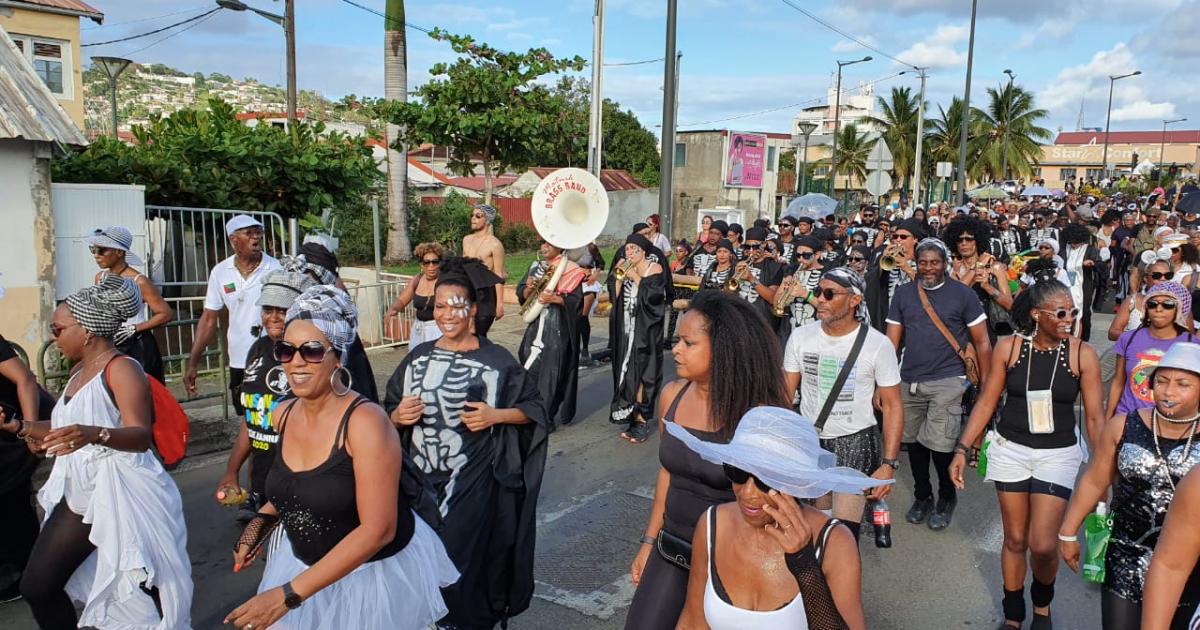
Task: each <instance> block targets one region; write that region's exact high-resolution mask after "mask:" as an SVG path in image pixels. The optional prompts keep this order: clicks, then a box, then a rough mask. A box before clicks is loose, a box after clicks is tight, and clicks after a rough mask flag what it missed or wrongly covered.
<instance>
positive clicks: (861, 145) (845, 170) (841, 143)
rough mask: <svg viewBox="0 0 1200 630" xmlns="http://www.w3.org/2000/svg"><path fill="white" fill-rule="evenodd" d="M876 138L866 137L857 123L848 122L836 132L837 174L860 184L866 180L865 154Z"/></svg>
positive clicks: (868, 153)
mask: <svg viewBox="0 0 1200 630" xmlns="http://www.w3.org/2000/svg"><path fill="white" fill-rule="evenodd" d="M878 141H879V139H878V138H868V137H867V135H866V134H860V133H859V132H858V125H856V124H854V123H849V124H847V125H846V126H845V127H842V128H841V130H840V131H839V132H838V145H837V174H838V175H844V176H846V177H847V178H848V181H849V182H850V183H851V184H852V185H853V184H858V185H859V186H861V185H862V184H863V183H864V182H866V181H867V156H869V155H870V154H871V149H873V148H875V143H876V142H878Z"/></svg>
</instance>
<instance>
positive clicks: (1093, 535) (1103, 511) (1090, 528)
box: [1080, 501, 1112, 584]
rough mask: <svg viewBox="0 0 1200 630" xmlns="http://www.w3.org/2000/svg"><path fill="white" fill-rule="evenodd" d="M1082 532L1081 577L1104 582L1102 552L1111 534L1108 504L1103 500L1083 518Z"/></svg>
mask: <svg viewBox="0 0 1200 630" xmlns="http://www.w3.org/2000/svg"><path fill="white" fill-rule="evenodd" d="M1083 533H1084V536H1085V537H1086V539H1087V540H1086V541H1085V542H1086V543H1087V545H1086V546H1085V547H1084V549H1083V554H1084V555H1083V563H1082V564H1083V566H1082V567H1081V571H1080V572H1081V573H1082V574H1083V579H1084V580H1086V581H1088V582H1094V583H1097V584H1102V583H1104V554H1105V552H1106V551H1108V539H1109V537H1110V536H1112V517H1110V516H1109V515H1108V505H1107V504H1105V503H1104V502H1103V501H1101V502H1099V503H1097V504H1096V511H1095V512H1093V513H1091V514H1088V515H1087V518H1085V519H1083Z"/></svg>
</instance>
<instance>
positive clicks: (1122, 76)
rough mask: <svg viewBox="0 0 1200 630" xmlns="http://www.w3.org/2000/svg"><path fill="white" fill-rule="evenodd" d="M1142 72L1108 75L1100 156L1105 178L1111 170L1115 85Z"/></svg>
mask: <svg viewBox="0 0 1200 630" xmlns="http://www.w3.org/2000/svg"><path fill="white" fill-rule="evenodd" d="M1141 73H1142V71H1141V70H1134V71H1133V72H1130V73H1129V74H1120V75H1117V76H1109V77H1108V113H1107V114H1105V115H1104V157H1102V158H1100V161H1101V164H1100V167H1101V168H1102V169H1104V177H1105V178H1108V177H1109V172H1108V125H1109V123H1111V122H1112V96H1113V86H1114V85H1116V84H1117V81H1120V80H1121V79H1128V78H1129V77H1136V76H1137V75H1139V74H1141Z"/></svg>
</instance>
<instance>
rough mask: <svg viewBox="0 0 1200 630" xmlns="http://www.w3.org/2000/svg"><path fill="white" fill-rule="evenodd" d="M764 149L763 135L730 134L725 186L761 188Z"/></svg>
mask: <svg viewBox="0 0 1200 630" xmlns="http://www.w3.org/2000/svg"><path fill="white" fill-rule="evenodd" d="M766 147H767V137H766V136H765V135H761V134H753V133H739V132H736V131H734V132H730V134H729V149H728V155H727V156H726V158H725V186H727V187H729V188H762V178H763V161H764V160H765V155H766V153H767V149H766Z"/></svg>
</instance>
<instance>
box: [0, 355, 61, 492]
mask: <svg viewBox="0 0 1200 630" xmlns="http://www.w3.org/2000/svg"><path fill="white" fill-rule="evenodd" d="M8 360H17V361H20V360H21V359H20V358H18V357H17V353H16V352H15V351H14V350H13V349H12V346H10V345H9V343H8V341H7V340H6V339H4V337H0V363H4V362H5V361H8ZM38 390H39V392H40V394H39V398H40V400H39V405H38V415H39V416H41V417H40V418H34V419H35V420H49V419H50V412H51V411H52V410H53V409H54V398H53V397H51V396H50V394H48V393H47V392H46V390H44V389H42V388H40V387H39V388H38ZM0 407H3V408H4V413H5V415H6V416H7V417H8V418H9V419H12V418H20V417H21V415H22V414H21V400H20V399H19V398H18V397H17V385H16V383H13V382H12V381H10V380H8V379H7V378H4V377H3V376H0ZM26 419H28V418H26ZM35 467H37V459H36V458H34V456H33V454H32V453H30V452H29V448H28V447H26V446H25V441H24V440H22V439H20V438H18V437H17V436H15V435H13V434H12V433H9V432H8V431H0V492H8V491H9V490H11V489H12V488H15V487H16V486H17V484H19V483H25V482H26V481H27V480H28V479H29V477H30V475H32V474H33V469H34V468H35Z"/></svg>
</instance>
